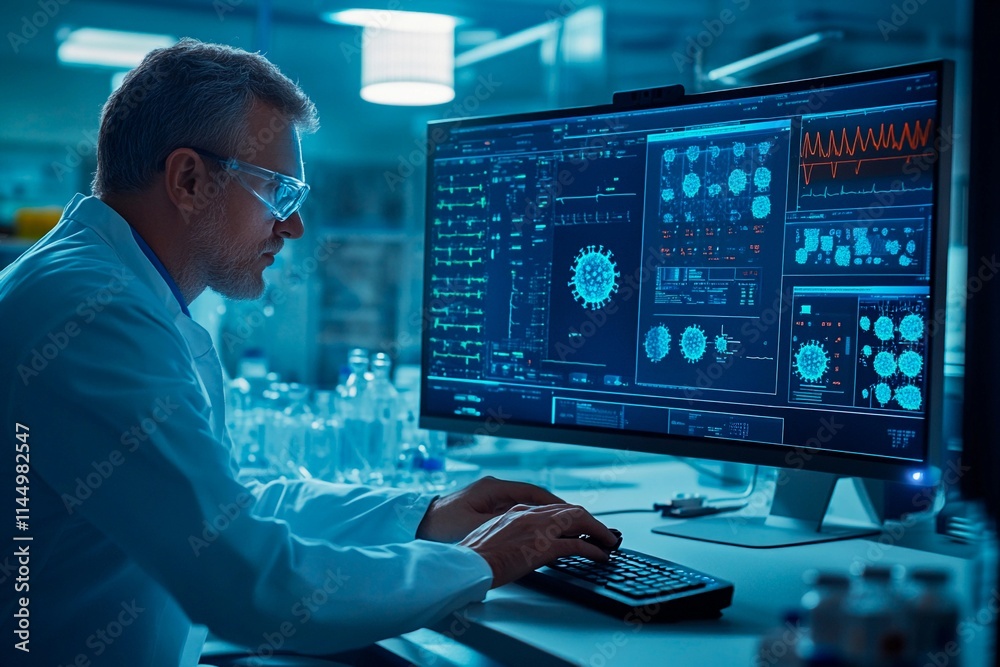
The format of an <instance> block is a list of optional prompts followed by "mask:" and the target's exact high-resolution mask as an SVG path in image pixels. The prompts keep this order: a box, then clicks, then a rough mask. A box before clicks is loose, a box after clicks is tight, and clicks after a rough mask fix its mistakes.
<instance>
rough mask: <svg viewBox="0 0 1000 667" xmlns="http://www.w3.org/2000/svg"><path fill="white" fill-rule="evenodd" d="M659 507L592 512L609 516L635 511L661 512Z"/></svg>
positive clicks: (596, 514)
mask: <svg viewBox="0 0 1000 667" xmlns="http://www.w3.org/2000/svg"><path fill="white" fill-rule="evenodd" d="M659 511H660V510H657V509H649V508H647V509H641V510H640V509H632V510H608V511H607V512H591V515H592V516H607V515H608V514H631V513H633V512H659Z"/></svg>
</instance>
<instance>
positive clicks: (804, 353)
mask: <svg viewBox="0 0 1000 667" xmlns="http://www.w3.org/2000/svg"><path fill="white" fill-rule="evenodd" d="M829 363H830V358H829V357H828V356H827V354H826V350H824V349H823V346H822V345H821V344H820V343H819V341H815V340H811V341H809V342H808V343H803V344H802V345H801V346H800V347H799V351H798V352H796V353H795V370H796V371H797V372H798V374H799V377H801V378H802V379H803V380H805V381H806V382H817V381H819V379H820V378H822V377H823V373H826V367H827V366H828V365H829Z"/></svg>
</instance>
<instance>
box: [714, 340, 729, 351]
mask: <svg viewBox="0 0 1000 667" xmlns="http://www.w3.org/2000/svg"><path fill="white" fill-rule="evenodd" d="M728 347H729V341H728V340H726V337H725V336H716V337H715V351H716V352H718V353H719V354H725V353H726V349H727V348H728Z"/></svg>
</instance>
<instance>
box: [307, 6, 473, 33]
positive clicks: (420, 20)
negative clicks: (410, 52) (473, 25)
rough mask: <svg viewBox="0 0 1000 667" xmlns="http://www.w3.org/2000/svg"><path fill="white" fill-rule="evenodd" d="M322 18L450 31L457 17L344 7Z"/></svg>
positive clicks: (398, 28) (370, 25) (393, 27)
mask: <svg viewBox="0 0 1000 667" xmlns="http://www.w3.org/2000/svg"><path fill="white" fill-rule="evenodd" d="M323 18H324V19H326V20H327V21H329V22H331V23H341V24H344V25H357V26H363V27H365V28H384V29H386V30H396V31H412V32H451V31H453V30H454V29H455V26H456V25H458V19H457V18H455V17H454V16H449V15H447V14H430V13H427V12H402V11H397V10H392V9H345V10H343V11H340V12H330V13H327V14H324V15H323Z"/></svg>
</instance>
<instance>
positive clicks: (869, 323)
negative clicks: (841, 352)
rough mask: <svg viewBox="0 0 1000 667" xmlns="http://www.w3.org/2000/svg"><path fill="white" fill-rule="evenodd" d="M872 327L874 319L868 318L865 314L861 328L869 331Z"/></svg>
mask: <svg viewBox="0 0 1000 667" xmlns="http://www.w3.org/2000/svg"><path fill="white" fill-rule="evenodd" d="M871 328H872V321H871V320H870V319H868V316H867V315H865V316H864V317H862V318H861V330H862V331H868V330H869V329H871Z"/></svg>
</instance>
